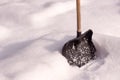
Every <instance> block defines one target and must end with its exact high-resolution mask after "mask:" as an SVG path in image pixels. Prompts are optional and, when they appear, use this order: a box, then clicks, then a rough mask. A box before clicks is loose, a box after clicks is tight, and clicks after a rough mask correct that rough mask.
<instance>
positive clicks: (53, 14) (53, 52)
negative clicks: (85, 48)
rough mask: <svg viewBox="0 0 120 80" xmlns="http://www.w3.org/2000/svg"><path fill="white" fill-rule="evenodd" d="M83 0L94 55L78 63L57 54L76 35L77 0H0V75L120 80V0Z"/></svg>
mask: <svg viewBox="0 0 120 80" xmlns="http://www.w3.org/2000/svg"><path fill="white" fill-rule="evenodd" d="M81 1H82V3H81V8H82V10H81V12H82V31H83V32H84V31H86V30H88V29H92V30H93V32H94V35H93V41H94V43H95V46H96V48H97V52H96V55H97V59H96V60H93V61H91V62H89V63H88V64H87V65H85V66H83V67H81V68H78V67H73V66H69V64H68V63H67V60H66V59H65V58H64V57H63V56H62V55H61V49H62V46H63V45H64V43H65V42H66V41H68V40H70V39H73V38H75V37H76V9H75V6H76V5H75V4H76V3H75V0H0V80H120V76H119V75H120V0H81Z"/></svg>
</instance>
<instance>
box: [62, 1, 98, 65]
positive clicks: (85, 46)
mask: <svg viewBox="0 0 120 80" xmlns="http://www.w3.org/2000/svg"><path fill="white" fill-rule="evenodd" d="M76 5H77V37H76V38H74V39H72V40H70V41H68V42H67V43H66V44H65V45H64V46H63V49H62V55H63V56H64V57H65V58H66V59H67V61H68V63H69V64H70V65H76V66H78V67H81V66H83V65H85V64H86V63H88V62H89V61H90V60H94V58H95V54H94V53H95V52H96V48H95V46H94V44H93V42H92V34H93V32H92V30H88V31H86V32H85V33H83V34H81V16H80V0H76Z"/></svg>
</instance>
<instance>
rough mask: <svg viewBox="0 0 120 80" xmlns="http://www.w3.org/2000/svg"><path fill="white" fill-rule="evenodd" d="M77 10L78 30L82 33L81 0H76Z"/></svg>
mask: <svg viewBox="0 0 120 80" xmlns="http://www.w3.org/2000/svg"><path fill="white" fill-rule="evenodd" d="M76 11H77V32H80V33H81V13H80V0H76Z"/></svg>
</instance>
